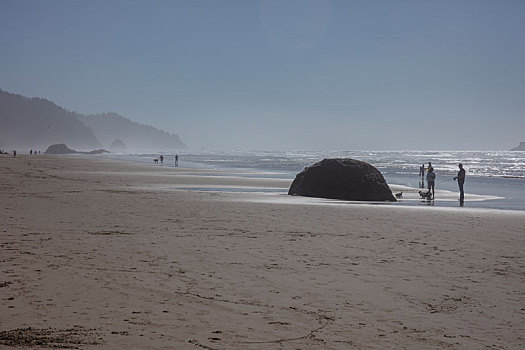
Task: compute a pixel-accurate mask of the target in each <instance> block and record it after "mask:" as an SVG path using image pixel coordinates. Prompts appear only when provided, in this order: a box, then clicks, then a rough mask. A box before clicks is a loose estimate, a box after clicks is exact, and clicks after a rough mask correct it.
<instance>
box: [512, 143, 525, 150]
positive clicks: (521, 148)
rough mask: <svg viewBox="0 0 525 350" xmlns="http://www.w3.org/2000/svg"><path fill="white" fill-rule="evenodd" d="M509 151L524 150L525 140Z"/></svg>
mask: <svg viewBox="0 0 525 350" xmlns="http://www.w3.org/2000/svg"><path fill="white" fill-rule="evenodd" d="M511 151H525V142H520V145H519V146H517V147H514V148H513V149H511Z"/></svg>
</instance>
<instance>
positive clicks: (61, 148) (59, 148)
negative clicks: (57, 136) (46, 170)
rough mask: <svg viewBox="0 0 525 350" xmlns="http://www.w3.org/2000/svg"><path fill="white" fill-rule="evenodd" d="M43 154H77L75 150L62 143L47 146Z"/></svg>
mask: <svg viewBox="0 0 525 350" xmlns="http://www.w3.org/2000/svg"><path fill="white" fill-rule="evenodd" d="M44 153H45V154H73V153H78V152H77V151H75V150H72V149H71V148H69V147H67V146H66V145H65V144H63V143H57V144H56V145H51V146H49V147H48V148H47V149H46V151H45V152H44Z"/></svg>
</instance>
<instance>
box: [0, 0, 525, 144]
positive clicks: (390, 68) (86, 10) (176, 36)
mask: <svg viewBox="0 0 525 350" xmlns="http://www.w3.org/2000/svg"><path fill="white" fill-rule="evenodd" d="M524 14H525V2H524V1H478V0H462V1H455V0H454V1H453V0H443V1H414V0H402V1H390V0H376V1H364V0H362V1H346V0H333V1H328V0H326V1H325V0H287V1H271V0H268V1H267V0H261V1H257V0H255V1H231V0H225V1H207V0H204V1H189V0H183V1H155V2H130V1H123V0H114V1H97V0H95V1H65V0H51V1H36V0H29V1H17V0H3V1H2V2H1V4H0V43H1V47H2V55H0V84H1V86H0V88H1V89H3V90H5V91H10V92H13V93H17V94H21V95H23V96H36V97H42V98H46V99H49V100H51V101H54V102H56V103H57V104H58V105H60V106H63V107H64V108H66V109H68V110H74V111H77V112H79V113H83V114H98V113H103V112H116V113H119V114H121V115H123V116H126V117H127V118H129V119H131V120H134V121H136V122H139V123H144V124H149V125H153V126H155V127H158V128H161V129H163V130H165V131H167V132H173V133H176V134H178V135H179V136H180V137H181V140H182V141H183V142H184V143H185V144H187V145H188V146H189V147H190V148H193V149H198V150H200V149H207V150H231V149H243V150H249V149H280V150H282V149H309V150H331V149H360V150H385V149H412V150H417V149H435V150H443V149H453V150H476V149H479V150H494V149H495V150H508V149H510V148H512V147H514V146H516V145H517V144H518V143H519V142H520V141H524V140H525V139H524V138H525V136H524V134H525V118H523V112H524V111H525V99H524V98H523V96H525V85H524V84H523V82H524V81H525V69H524V65H523V62H525V41H524V40H525V39H524V36H523V33H524V32H525V18H524ZM6 147H7V145H6Z"/></svg>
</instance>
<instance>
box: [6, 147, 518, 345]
mask: <svg viewBox="0 0 525 350" xmlns="http://www.w3.org/2000/svg"><path fill="white" fill-rule="evenodd" d="M0 171H1V174H0V176H1V178H2V179H3V181H2V182H0V189H1V191H0V198H1V203H2V211H3V215H4V218H5V219H4V220H3V222H2V230H1V231H0V233H1V240H0V246H1V248H2V252H3V256H2V259H0V287H1V288H0V292H1V294H2V295H3V297H2V298H1V304H0V314H1V315H3V316H2V317H0V349H3V348H6V349H8V348H10V347H9V346H8V345H13V344H15V345H16V343H15V342H16V341H18V342H21V340H20V339H26V340H27V342H26V343H22V344H20V343H19V344H18V345H22V346H25V347H26V348H41V346H42V344H44V345H46V344H47V345H48V346H52V345H53V344H54V345H66V346H78V347H80V348H82V349H114V348H130V349H144V348H149V349H162V348H178V349H179V348H180V349H199V348H210V349H260V348H265V349H282V348H284V349H296V348H303V349H304V348H306V349H315V348H329V349H348V348H356V349H364V348H369V349H383V348H403V347H405V348H413V349H416V348H417V349H420V348H425V349H442V348H445V347H446V348H452V349H479V348H483V347H500V348H504V349H514V348H521V347H523V346H524V343H525V340H524V338H523V336H522V334H524V333H525V329H524V328H525V326H524V324H525V315H524V311H523V305H522V302H521V301H522V300H523V297H524V294H523V287H524V286H525V281H524V279H523V276H524V274H525V270H524V269H525V258H524V256H523V253H522V252H523V250H524V248H525V234H524V232H523V227H525V215H523V213H521V212H517V213H516V212H514V211H493V210H486V211H485V210H463V209H467V208H461V210H460V209H459V208H458V209H454V210H452V209H451V210H448V209H445V208H438V207H434V208H431V207H417V206H416V207H412V206H406V207H403V206H396V205H393V206H390V205H370V204H342V205H310V204H308V203H307V202H309V199H307V200H305V201H303V198H301V200H300V202H301V203H294V204H293V205H290V204H288V203H280V202H277V203H276V202H275V201H274V198H271V197H272V196H271V195H259V194H253V193H252V194H250V193H248V194H246V193H242V194H239V193H232V192H220V191H218V192H206V191H202V192H200V191H184V190H176V191H158V190H155V189H154V188H155V187H158V186H160V187H162V186H168V187H170V186H193V187H202V186H208V185H214V186H234V187H236V186H237V187H239V186H241V187H242V186H254V187H263V188H265V187H266V188H272V187H277V188H285V184H286V181H282V180H280V179H257V178H249V177H247V178H236V177H231V176H230V177H227V176H211V177H210V176H208V177H206V176H199V175H198V174H201V175H202V174H205V173H206V172H209V171H208V170H202V171H201V170H198V169H184V168H174V167H163V168H161V167H156V168H153V167H151V166H146V165H139V164H130V163H125V162H115V161H109V160H104V159H99V158H97V159H93V158H82V157H62V156H44V155H41V156H38V157H33V158H31V157H23V156H21V157H20V158H18V157H17V158H16V159H13V158H2V157H0ZM221 174H228V172H221ZM275 184H277V186H275ZM254 198H255V199H266V198H269V202H264V201H259V202H258V201H256V200H253V199H254ZM283 198H286V200H291V201H296V200H297V198H296V197H283ZM240 199H242V200H240ZM313 201H315V200H313ZM443 209H445V210H443ZM29 327H31V330H30V329H29ZM17 334H18V335H21V336H22V337H18V338H17V337H15V335H17ZM24 337H25V338H24ZM16 339H18V340H16ZM31 341H32V342H31ZM9 342H11V343H9ZM38 342H41V343H42V344H40V345H37V343H38Z"/></svg>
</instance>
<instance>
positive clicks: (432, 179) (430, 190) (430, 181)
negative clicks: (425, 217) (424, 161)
mask: <svg viewBox="0 0 525 350" xmlns="http://www.w3.org/2000/svg"><path fill="white" fill-rule="evenodd" d="M429 164H430V163H429ZM435 180H436V173H435V172H434V168H432V167H431V166H429V168H428V174H427V184H428V193H432V199H434V198H435V196H436V195H435V191H434V184H435Z"/></svg>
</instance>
